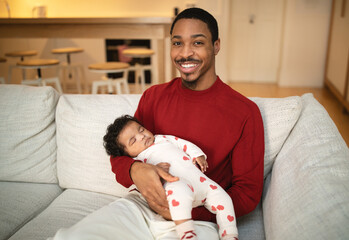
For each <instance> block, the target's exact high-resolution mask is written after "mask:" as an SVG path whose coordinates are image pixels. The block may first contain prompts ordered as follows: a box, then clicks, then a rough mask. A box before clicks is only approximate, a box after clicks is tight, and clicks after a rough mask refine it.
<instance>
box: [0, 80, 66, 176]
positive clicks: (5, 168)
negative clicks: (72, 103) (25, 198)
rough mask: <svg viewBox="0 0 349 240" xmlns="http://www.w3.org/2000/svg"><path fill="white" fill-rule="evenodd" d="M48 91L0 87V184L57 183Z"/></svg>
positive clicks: (52, 99)
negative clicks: (2, 182) (11, 182)
mask: <svg viewBox="0 0 349 240" xmlns="http://www.w3.org/2000/svg"><path fill="white" fill-rule="evenodd" d="M58 98H59V94H58V93H57V92H56V91H55V90H54V89H53V88H51V87H29V86H23V85H0V109H1V111H0V180H2V181H22V182H37V183H57V176H56V135H55V133H56V125H55V108H56V105H57V101H58Z"/></svg>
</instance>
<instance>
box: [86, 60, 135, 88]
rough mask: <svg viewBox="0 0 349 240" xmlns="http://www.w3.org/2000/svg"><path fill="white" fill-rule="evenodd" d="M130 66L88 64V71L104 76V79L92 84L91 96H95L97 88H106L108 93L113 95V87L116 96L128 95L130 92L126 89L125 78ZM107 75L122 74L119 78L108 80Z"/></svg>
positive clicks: (120, 64)
mask: <svg viewBox="0 0 349 240" xmlns="http://www.w3.org/2000/svg"><path fill="white" fill-rule="evenodd" d="M129 67H130V65H129V64H128V63H123V62H105V63H95V64H90V65H89V66H88V69H89V70H90V71H92V72H96V73H104V74H106V75H105V77H104V79H102V80H97V81H93V82H92V94H97V92H98V88H99V87H104V86H106V87H107V88H108V93H109V94H111V93H113V85H114V86H115V89H116V93H117V94H129V93H130V90H129V88H128V83H127V77H128V69H129ZM108 73H123V75H122V77H121V78H117V79H112V78H108V77H107V74H108ZM121 84H123V85H124V91H122V89H121Z"/></svg>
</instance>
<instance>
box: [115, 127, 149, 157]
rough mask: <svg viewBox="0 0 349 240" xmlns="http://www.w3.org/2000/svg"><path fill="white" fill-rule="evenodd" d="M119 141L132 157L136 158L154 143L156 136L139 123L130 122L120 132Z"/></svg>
mask: <svg viewBox="0 0 349 240" xmlns="http://www.w3.org/2000/svg"><path fill="white" fill-rule="evenodd" d="M118 140H119V143H121V144H122V145H124V146H125V151H126V152H127V153H128V154H129V155H130V156H131V157H136V156H138V154H140V153H141V152H142V151H144V150H145V149H147V148H148V147H150V146H151V145H152V144H153V143H154V135H153V134H152V133H151V132H149V131H148V130H147V129H145V128H144V127H143V126H141V125H140V124H139V123H137V122H134V121H130V122H129V123H128V124H127V125H126V126H125V128H124V129H123V130H122V131H121V132H120V134H119V139H118Z"/></svg>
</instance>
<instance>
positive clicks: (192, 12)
mask: <svg viewBox="0 0 349 240" xmlns="http://www.w3.org/2000/svg"><path fill="white" fill-rule="evenodd" d="M180 19H198V20H200V21H202V22H204V23H206V24H207V27H208V29H209V31H210V32H211V37H212V44H214V43H215V41H217V40H218V24H217V21H216V19H215V18H214V17H213V16H212V15H211V14H210V13H209V12H207V11H205V10H203V9H201V8H187V9H185V10H183V11H182V12H180V13H179V14H178V15H177V16H176V18H175V20H173V23H172V26H171V31H170V34H171V35H172V31H173V28H174V25H175V24H176V22H177V21H178V20H180Z"/></svg>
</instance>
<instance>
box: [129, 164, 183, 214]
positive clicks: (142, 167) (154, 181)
mask: <svg viewBox="0 0 349 240" xmlns="http://www.w3.org/2000/svg"><path fill="white" fill-rule="evenodd" d="M130 176H131V178H132V180H133V183H134V184H135V185H136V186H137V189H138V190H139V191H140V193H141V194H142V195H143V197H144V198H145V200H147V202H148V204H149V207H150V208H151V209H153V210H154V211H155V212H157V213H158V214H160V215H161V216H163V217H164V218H165V219H167V220H171V214H170V211H169V208H168V202H167V200H166V192H165V189H164V187H163V186H162V183H161V179H163V180H165V181H167V182H175V181H178V180H179V179H178V177H174V176H172V175H171V174H169V173H168V172H166V171H165V170H163V169H162V167H159V166H154V165H151V164H147V163H141V162H134V163H133V164H132V166H131V169H130Z"/></svg>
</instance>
